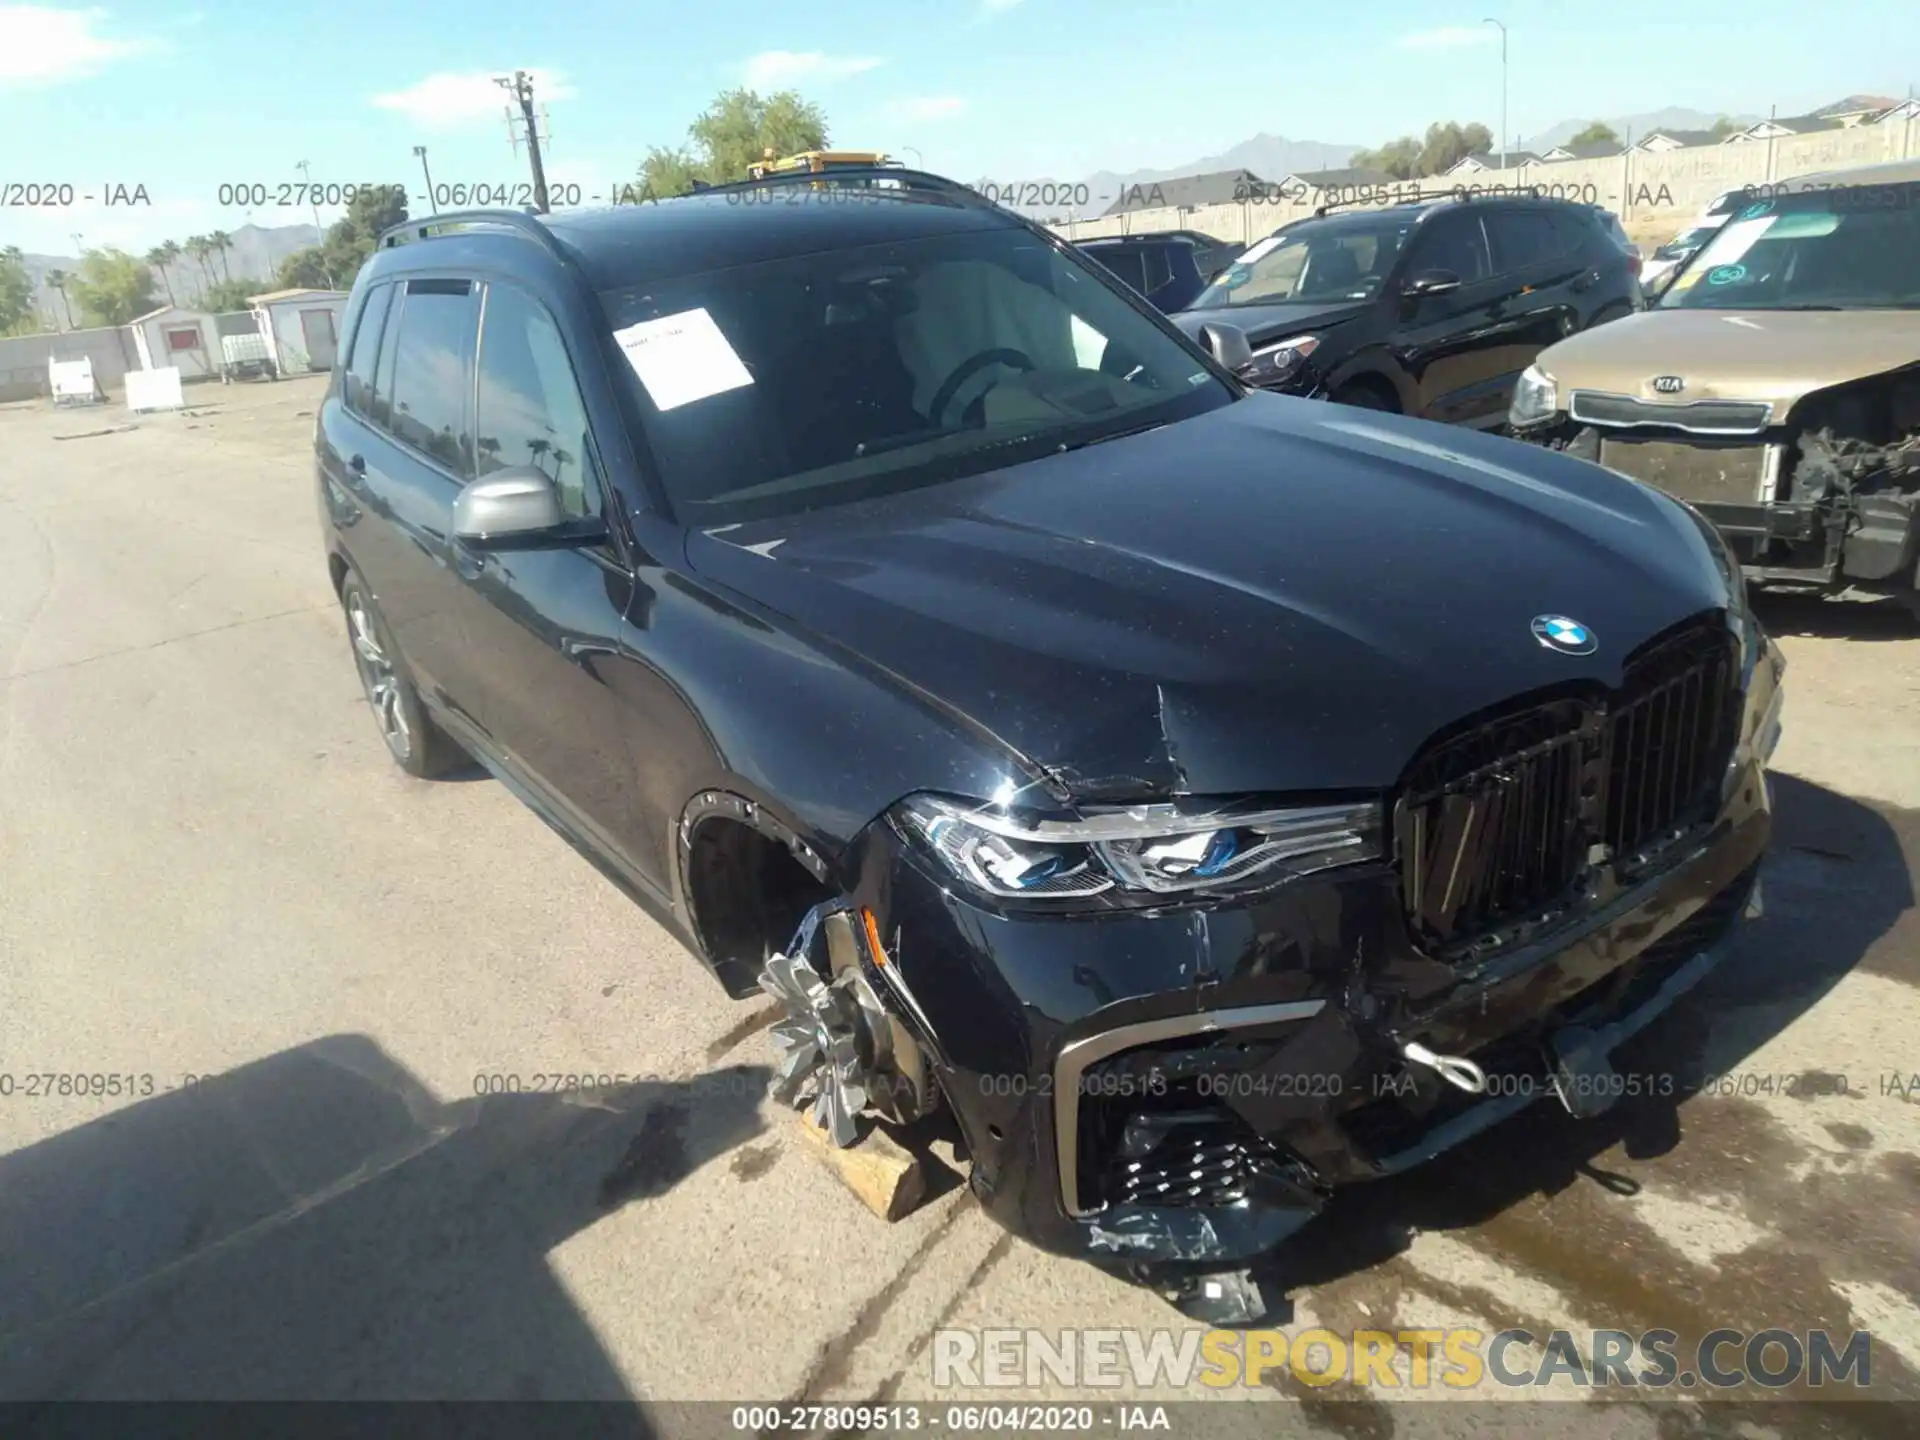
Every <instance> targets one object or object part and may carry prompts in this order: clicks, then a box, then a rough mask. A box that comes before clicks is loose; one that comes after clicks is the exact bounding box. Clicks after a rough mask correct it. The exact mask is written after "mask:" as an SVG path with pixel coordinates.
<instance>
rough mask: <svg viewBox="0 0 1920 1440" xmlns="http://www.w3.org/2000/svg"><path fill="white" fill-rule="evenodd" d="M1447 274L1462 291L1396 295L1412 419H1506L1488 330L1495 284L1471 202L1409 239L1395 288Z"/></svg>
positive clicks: (1499, 341) (1496, 344)
mask: <svg viewBox="0 0 1920 1440" xmlns="http://www.w3.org/2000/svg"><path fill="white" fill-rule="evenodd" d="M1434 271H1445V272H1447V273H1448V274H1450V275H1454V276H1457V277H1459V280H1460V287H1459V288H1458V289H1457V290H1451V291H1448V292H1447V293H1445V294H1442V295H1417V296H1416V295H1407V294H1404V293H1403V294H1401V295H1400V296H1399V297H1398V298H1397V300H1396V303H1397V304H1398V305H1399V307H1400V308H1399V316H1398V324H1397V325H1396V327H1395V332H1394V349H1395V350H1396V352H1397V353H1398V355H1399V358H1400V363H1401V365H1402V367H1403V368H1404V369H1405V370H1406V372H1407V374H1408V375H1410V376H1412V377H1413V381H1414V388H1415V394H1416V396H1417V401H1416V405H1415V407H1414V409H1413V411H1412V413H1413V414H1415V415H1418V416H1420V417H1421V418H1423V419H1427V420H1441V421H1445V422H1447V423H1449V424H1468V423H1473V422H1475V421H1482V422H1484V421H1486V420H1487V419H1488V417H1490V416H1499V415H1504V413H1505V410H1506V400H1505V398H1503V396H1502V394H1501V389H1500V383H1499V377H1500V371H1501V369H1502V364H1501V355H1500V349H1501V346H1502V345H1503V343H1504V340H1503V337H1502V335H1501V334H1500V333H1499V330H1498V328H1497V327H1496V326H1495V324H1494V314H1493V312H1494V306H1495V302H1496V301H1497V300H1498V298H1499V294H1498V291H1499V288H1500V287H1499V284H1498V282H1497V281H1495V280H1494V278H1493V274H1492V271H1493V266H1492V262H1491V259H1490V256H1489V254H1488V248H1487V236H1486V232H1485V230H1484V229H1483V228H1482V226H1481V223H1480V215H1479V213H1478V212H1477V210H1476V209H1475V207H1474V206H1473V204H1472V203H1471V202H1468V203H1465V204H1461V205H1458V206H1456V207H1454V208H1453V209H1450V210H1448V211H1447V212H1446V213H1444V214H1441V215H1437V216H1435V217H1434V218H1433V219H1432V220H1430V221H1429V222H1428V223H1427V224H1426V225H1425V226H1424V227H1422V229H1421V230H1420V232H1419V233H1418V234H1417V235H1416V236H1415V237H1414V241H1413V246H1412V248H1411V250H1410V251H1409V252H1408V255H1407V259H1406V262H1405V264H1404V266H1403V267H1402V269H1401V273H1400V277H1399V280H1398V282H1397V283H1398V284H1400V285H1401V286H1404V285H1405V284H1406V283H1407V281H1409V280H1410V279H1412V278H1413V277H1415V276H1418V275H1424V274H1429V273H1432V272H1434Z"/></svg>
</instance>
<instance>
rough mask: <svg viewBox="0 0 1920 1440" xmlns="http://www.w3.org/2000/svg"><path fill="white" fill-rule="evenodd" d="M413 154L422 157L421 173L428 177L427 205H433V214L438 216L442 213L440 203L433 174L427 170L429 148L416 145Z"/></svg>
mask: <svg viewBox="0 0 1920 1440" xmlns="http://www.w3.org/2000/svg"><path fill="white" fill-rule="evenodd" d="M413 153H414V154H416V155H418V156H419V157H420V173H421V174H422V175H424V176H426V177H427V204H429V205H431V206H432V207H433V213H434V214H436V215H438V214H439V213H440V201H439V200H438V199H437V198H435V196H434V193H433V172H432V171H431V170H429V169H428V168H427V147H426V146H424V145H416V146H414V147H413Z"/></svg>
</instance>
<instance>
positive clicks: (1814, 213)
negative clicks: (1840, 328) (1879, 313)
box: [1660, 185, 1920, 310]
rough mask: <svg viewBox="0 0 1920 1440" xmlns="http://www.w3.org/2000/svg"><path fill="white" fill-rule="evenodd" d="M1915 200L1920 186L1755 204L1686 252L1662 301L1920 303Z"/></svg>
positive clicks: (1687, 304)
mask: <svg viewBox="0 0 1920 1440" xmlns="http://www.w3.org/2000/svg"><path fill="white" fill-rule="evenodd" d="M1917 202H1920V185H1875V186H1862V187H1858V188H1856V189H1851V190H1831V191H1825V192H1814V193H1809V194H1805V195H1795V196H1792V197H1790V198H1788V199H1783V200H1761V201H1757V202H1755V203H1754V204H1752V205H1748V206H1746V207H1745V208H1744V209H1742V210H1741V211H1740V212H1739V213H1738V214H1737V215H1736V216H1735V218H1734V219H1733V220H1732V221H1731V222H1730V223H1729V224H1728V225H1727V227H1726V228H1725V229H1724V230H1721V231H1720V232H1719V233H1718V234H1717V235H1715V236H1714V237H1713V239H1712V241H1710V242H1709V243H1708V245H1707V246H1706V248H1705V249H1703V250H1702V251H1701V252H1700V253H1699V254H1698V255H1695V256H1694V257H1693V259H1692V260H1691V261H1690V262H1689V263H1688V265H1687V268H1686V269H1685V270H1683V271H1682V272H1681V273H1680V277H1679V279H1678V280H1676V281H1675V282H1674V285H1673V288H1672V289H1671V290H1669V291H1667V293H1666V294H1665V295H1663V296H1662V297H1661V299H1660V306H1661V308H1662V309H1668V310H1796V309H1816V310H1818V309H1874V308H1885V307H1911V306H1914V305H1916V304H1920V203H1917Z"/></svg>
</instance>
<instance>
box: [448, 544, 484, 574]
mask: <svg viewBox="0 0 1920 1440" xmlns="http://www.w3.org/2000/svg"><path fill="white" fill-rule="evenodd" d="M447 550H448V551H449V552H450V553H451V554H452V556H453V568H454V572H455V573H456V574H458V575H459V577H460V578H461V579H462V580H478V579H479V578H480V572H481V571H483V570H485V569H486V568H487V552H486V551H484V550H471V549H469V548H467V547H466V546H465V545H462V544H461V543H460V542H459V541H458V540H449V541H448V543H447Z"/></svg>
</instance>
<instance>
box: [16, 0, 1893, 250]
mask: <svg viewBox="0 0 1920 1440" xmlns="http://www.w3.org/2000/svg"><path fill="white" fill-rule="evenodd" d="M1913 7H1914V0H1848V3H1847V4H1845V5H1844V6H1842V5H1831V6H1825V7H1821V8H1820V9H1819V10H1818V12H1817V19H1816V18H1815V17H1816V11H1815V10H1813V9H1811V8H1809V7H1808V6H1806V5H1805V3H1804V0H1738V3H1725V0H1687V3H1685V4H1679V5H1673V6H1668V7H1656V6H1646V5H1634V6H1614V5H1587V6H1578V7H1563V6H1562V5H1561V4H1560V3H1557V0H1477V3H1474V0H1467V3H1464V4H1452V3H1448V0H1424V3H1418V4H1415V3H1406V0H1370V3H1368V4H1367V5H1365V6H1361V5H1357V4H1343V5H1324V4H1323V5H1313V4H1304V3H1301V0H1279V3H1267V4H1242V5H1236V6H1233V7H1231V8H1227V7H1216V6H1206V7H1201V6H1198V5H1194V4H1192V3H1187V4H1179V3H1173V0H1097V3H1096V0H886V3H881V0H816V3H814V4H794V3H791V0H789V3H782V4H779V5H774V4H769V3H766V0H728V3H727V4H725V5H710V6H699V5H687V4H677V5H664V4H660V3H657V0H644V3H633V0H626V3H622V0H544V3H541V0H533V3H529V0H330V3H328V4H327V5H325V6H323V7H322V6H313V7H308V6H304V5H301V4H298V3H295V0H265V3H262V0H185V3H180V4H172V5H170V4H165V3H147V4H140V5H124V4H106V5H73V4H65V3H41V4H28V5H17V4H9V3H6V0H0V245H7V244H13V245H18V246H20V247H21V248H22V249H23V250H27V251H30V252H40V253H48V254H69V255H70V254H74V253H76V246H75V243H74V240H73V236H74V235H75V234H76V233H77V234H79V235H80V236H81V237H82V243H83V244H84V245H86V246H89V247H91V246H96V245H104V244H117V245H120V246H123V247H125V248H128V249H132V250H135V251H143V250H145V249H146V248H147V247H149V246H151V245H154V244H157V243H159V242H160V241H161V240H164V239H168V238H175V239H184V238H185V237H186V236H187V235H191V234H196V233H202V232H205V231H209V230H214V229H223V230H233V229H237V228H238V227H239V226H241V225H244V224H247V223H249V222H251V223H254V224H261V225H282V224H293V223H297V222H299V221H303V220H311V218H312V216H311V214H310V212H309V211H308V209H307V208H306V207H305V206H304V205H299V204H286V205H283V204H281V203H280V202H281V200H282V199H283V198H286V199H292V198H293V195H292V193H291V192H288V193H287V194H286V195H285V196H284V197H283V195H282V192H281V187H282V186H290V185H294V184H298V183H300V182H301V181H302V179H303V174H304V177H306V178H310V179H311V180H312V181H313V182H315V183H321V184H324V183H364V182H381V183H392V182H396V181H399V182H404V183H406V184H407V185H408V187H409V191H410V193H423V192H424V188H425V182H424V181H423V180H422V179H421V171H420V162H419V160H418V159H417V158H416V157H415V155H414V153H413V152H414V147H415V146H416V145H424V146H426V148H427V163H428V165H429V166H430V168H431V170H432V174H433V178H434V181H435V182H436V183H437V184H451V183H457V182H466V183H469V184H473V183H479V184H484V185H489V186H493V185H504V184H508V183H520V182H524V181H525V179H526V177H527V162H526V157H525V152H524V149H522V150H520V151H516V150H514V149H513V148H512V147H511V146H510V144H509V142H508V138H507V126H506V121H505V118H504V114H503V106H504V104H505V98H506V97H505V95H504V92H502V91H501V90H500V89H499V88H498V87H496V86H495V85H494V84H493V83H492V77H493V76H495V75H498V74H502V73H507V72H511V71H512V70H515V69H525V70H528V71H530V72H532V74H533V75H534V76H535V81H536V90H537V92H538V94H539V95H540V96H541V97H542V99H543V102H544V103H545V106H546V113H547V127H546V128H547V132H548V146H547V155H548V174H549V178H550V180H552V181H553V182H554V183H555V184H556V185H564V186H575V185H577V186H579V187H580V193H581V195H582V197H583V198H590V197H592V196H594V195H603V194H608V193H610V191H611V189H612V187H614V186H617V185H619V184H620V183H621V182H623V181H629V180H631V179H632V177H633V176H634V174H635V172H636V170H637V168H638V165H639V162H640V159H641V157H642V156H644V155H645V154H646V152H647V149H648V147H649V146H651V145H656V144H659V145H675V144H679V143H682V142H683V141H684V139H685V136H686V128H687V125H688V124H689V122H691V121H692V120H693V118H694V117H695V116H696V115H698V114H699V113H700V112H701V111H702V110H703V109H704V108H705V107H706V106H707V104H708V103H709V102H710V101H711V100H712V99H713V97H714V96H715V95H716V94H718V93H719V92H720V91H722V90H724V89H728V88H730V87H733V86H736V85H748V86H750V87H753V88H757V89H759V90H761V91H762V92H767V91H772V90H775V89H780V88H787V87H791V88H794V89H797V90H799V91H800V92H801V93H802V94H803V95H805V96H806V97H807V98H808V99H810V100H813V101H815V102H816V103H818V104H819V105H820V106H821V107H822V108H823V109H824V110H825V112H826V115H827V120H828V126H829V135H830V139H831V141H832V142H833V143H835V144H838V145H842V146H845V147H847V148H855V149H880V150H886V151H888V152H890V153H892V154H894V155H896V156H899V157H900V158H902V159H905V160H906V161H908V163H910V164H916V165H922V166H924V168H927V169H930V170H936V171H940V172H942V173H945V174H948V175H952V176H954V177H955V178H958V179H962V180H968V181H977V180H984V179H991V180H993V181H995V182H996V183H999V184H1012V183H1018V182H1020V181H1024V180H1030V179H1047V178H1052V179H1069V180H1078V179H1082V178H1084V177H1085V176H1087V175H1088V174H1090V173H1092V172H1093V171H1095V170H1100V169H1108V170H1116V171H1126V170H1133V169H1141V168H1150V167H1151V168H1161V167H1170V166H1175V165H1180V164H1183V163H1185V162H1189V161H1192V160H1197V159H1199V158H1200V157H1202V156H1205V155H1208V154H1212V153H1217V152H1219V151H1222V150H1225V149H1227V148H1228V147H1230V146H1232V145H1233V144H1235V143H1237V142H1239V141H1241V140H1244V139H1247V138H1249V137H1251V136H1253V135H1255V134H1257V133H1260V132H1262V131H1264V132H1266V133H1269V134H1275V135H1283V136H1286V137H1287V138H1289V139H1293V140H1323V141H1329V142H1342V143H1345V142H1351V143H1357V144H1377V143H1380V142H1381V141H1384V140H1387V139H1390V138H1392V137H1393V136H1395V135H1400V134H1404V133H1409V132H1417V131H1419V130H1423V129H1424V128H1425V127H1426V125H1427V123H1428V122H1429V121H1431V120H1435V119H1458V120H1460V121H1462V122H1465V121H1470V120H1479V121H1481V122H1483V123H1485V124H1486V125H1488V126H1489V127H1490V128H1492V129H1494V130H1495V131H1496V132H1497V131H1498V129H1499V125H1500V111H1501V95H1502V65H1501V37H1500V32H1499V31H1498V30H1497V29H1496V28H1495V27H1494V26H1492V25H1489V24H1486V23H1484V20H1483V17H1485V16H1489V15H1490V16H1492V17H1493V18H1494V19H1497V20H1500V21H1502V22H1503V23H1504V24H1505V25H1506V27H1507V65H1506V84H1505V90H1506V96H1507V110H1508V121H1507V128H1508V131H1509V133H1510V134H1511V135H1513V136H1525V135H1527V134H1528V133H1529V132H1532V131H1537V130H1541V129H1545V128H1546V127H1548V126H1550V125H1553V124H1555V123H1557V122H1558V121H1561V120H1564V119H1568V118H1573V117H1588V116H1601V115H1623V114H1631V113H1635V112H1639V111H1647V110H1655V109H1659V108H1661V107H1663V106H1669V105H1680V106H1687V107H1690V108H1693V109H1698V110H1702V111H1708V112H1716V113H1717V112H1720V111H1739V112H1748V113H1754V114H1765V113H1767V111H1768V110H1769V108H1770V107H1773V106H1776V105H1777V106H1778V107H1779V113H1781V114H1783V115H1786V114H1795V113H1800V112H1803V111H1805V110H1807V109H1810V108H1812V107H1814V106H1817V105H1821V104H1824V103H1826V102H1827V101H1830V100H1834V99H1838V98H1839V97H1841V96H1843V95H1847V94H1853V93H1880V94H1887V95H1896V96H1902V95H1906V94H1907V93H1909V89H1910V87H1912V86H1913V85H1914V84H1915V82H1916V81H1920V26H1917V25H1915V24H1913V23H1912V15H1913ZM1476 9H1477V10H1480V11H1481V12H1482V13H1481V15H1475V14H1474V13H1473V12H1474V10H1476ZM303 160H304V161H306V162H307V165H308V168H307V170H306V171H305V172H302V171H301V170H299V169H298V168H297V166H298V164H299V162H301V161H303ZM34 185H38V186H46V185H52V186H55V187H58V186H64V185H71V186H73V187H74V190H73V194H74V203H73V204H72V205H71V206H70V207H54V208H48V207H45V206H32V205H22V204H19V203H17V202H18V201H19V200H21V199H22V198H24V197H23V195H22V194H21V192H20V191H18V190H17V189H16V188H15V187H19V186H34ZM223 185H225V186H229V187H239V195H238V199H239V200H240V202H241V203H232V201H233V200H234V198H235V197H234V196H233V195H232V194H223V193H222V191H221V187H222V186H223ZM113 187H125V193H126V194H127V195H128V196H130V197H133V199H134V202H135V203H132V204H108V203H106V201H107V199H108V197H109V196H110V195H112V194H115V193H118V192H116V191H115V190H114V189H113ZM137 187H144V190H145V194H146V201H147V203H145V204H141V203H138V194H137ZM254 187H266V190H267V197H266V198H267V203H266V204H264V205H258V204H256V205H248V204H246V203H245V201H247V200H249V199H252V198H254V197H255V196H256V195H257V194H258V191H257V190H256V189H255V188H254ZM53 195H54V198H56V199H58V198H60V197H61V195H62V192H61V191H59V190H58V189H55V190H54V192H53ZM89 195H90V196H92V197H93V198H92V200H90V201H89V200H87V199H85V198H83V197H85V196H89ZM223 200H225V201H227V202H229V203H222V202H223ZM415 208H416V210H424V209H425V208H426V206H425V205H424V203H416V205H415ZM339 213H340V212H339V209H338V207H323V208H322V209H321V212H320V216H319V219H320V221H321V222H322V223H323V224H324V223H328V222H330V221H331V220H333V219H335V218H337V217H338V215H339Z"/></svg>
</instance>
